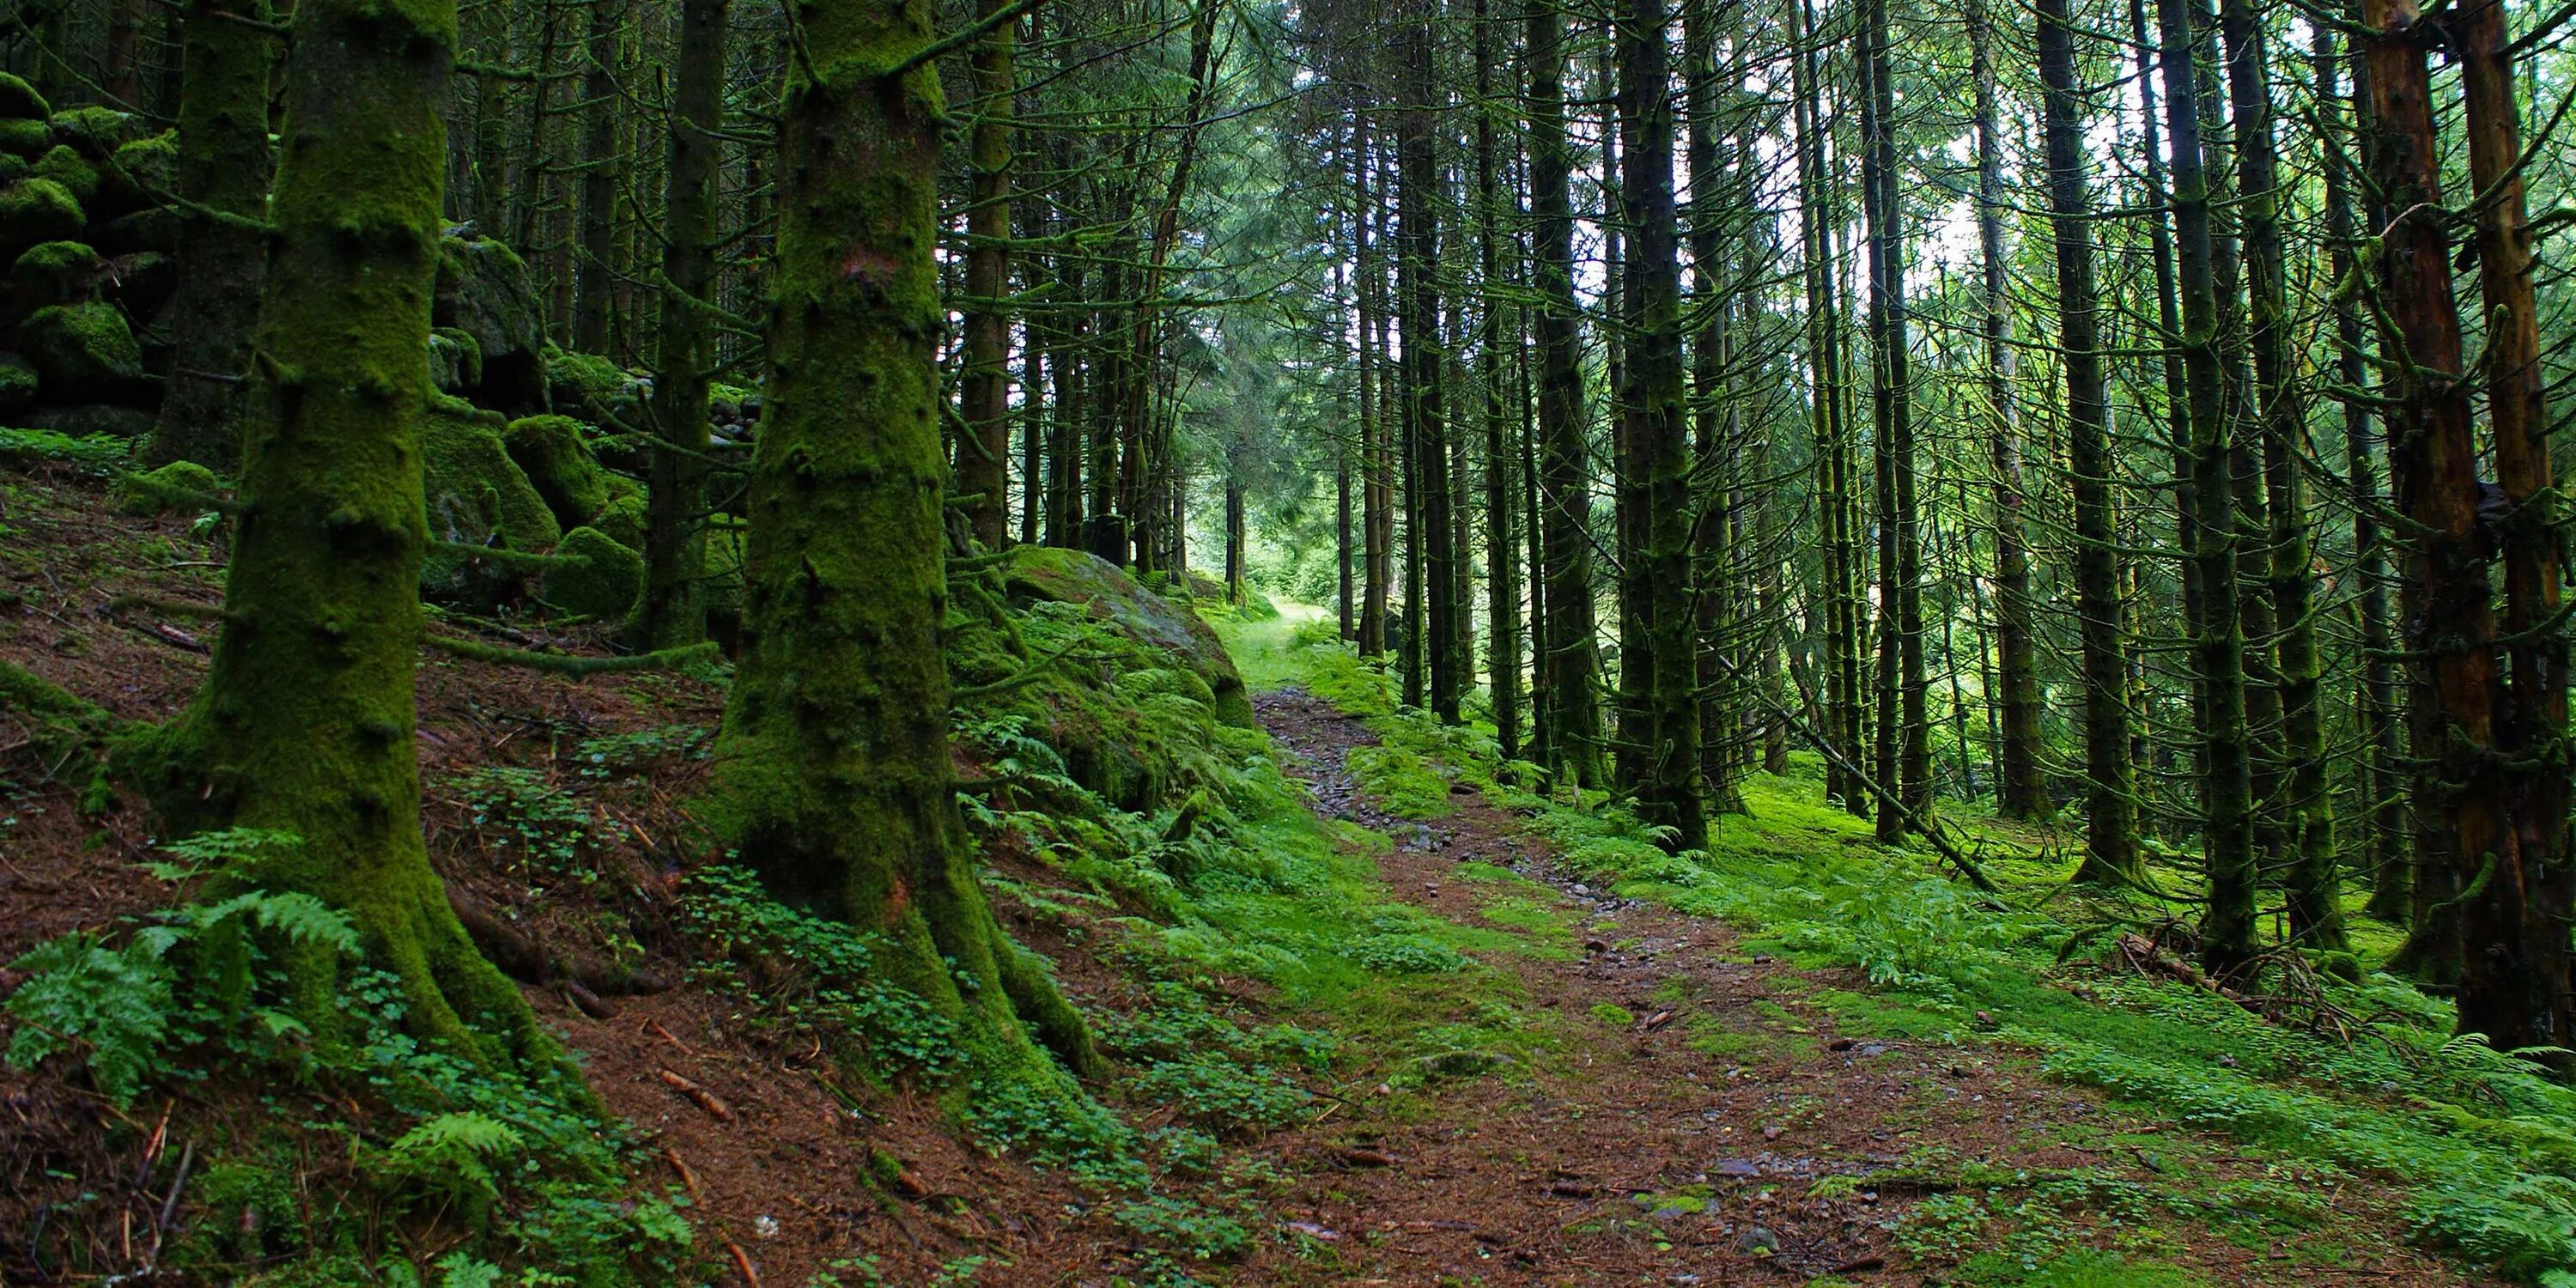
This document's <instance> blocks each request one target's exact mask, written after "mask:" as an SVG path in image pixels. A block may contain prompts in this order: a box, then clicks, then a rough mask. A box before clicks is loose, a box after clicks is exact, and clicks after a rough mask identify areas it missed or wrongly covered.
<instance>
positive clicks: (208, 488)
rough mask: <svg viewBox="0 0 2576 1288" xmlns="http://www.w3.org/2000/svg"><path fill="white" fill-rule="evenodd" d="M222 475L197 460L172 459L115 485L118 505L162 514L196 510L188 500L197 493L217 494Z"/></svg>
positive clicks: (131, 510) (140, 512)
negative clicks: (164, 512) (219, 476)
mask: <svg viewBox="0 0 2576 1288" xmlns="http://www.w3.org/2000/svg"><path fill="white" fill-rule="evenodd" d="M223 487H224V483H223V480H222V479H219V478H216V477H215V472H214V471H213V470H210V469H207V468H206V467H205V466H203V465H199V464H197V463H196V462H195V461H172V462H170V463H169V464H167V465H164V466H162V467H161V468H159V469H157V470H153V471H151V472H149V473H145V474H139V475H136V476H134V477H132V478H129V479H125V480H122V481H120V482H118V484H117V485H116V508H117V509H118V510H119V511H120V512H122V513H125V514H137V515H150V514H160V513H162V512H163V511H165V510H193V509H195V508H197V507H196V505H195V504H194V503H193V502H191V501H190V500H189V497H190V496H192V495H194V496H214V495H215V494H217V493H219V492H221V491H223Z"/></svg>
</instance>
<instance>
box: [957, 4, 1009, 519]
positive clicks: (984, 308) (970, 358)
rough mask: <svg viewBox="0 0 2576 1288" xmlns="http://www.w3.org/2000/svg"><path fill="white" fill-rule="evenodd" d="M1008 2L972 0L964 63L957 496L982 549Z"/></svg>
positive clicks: (992, 442)
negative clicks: (974, 30) (972, 24)
mask: <svg viewBox="0 0 2576 1288" xmlns="http://www.w3.org/2000/svg"><path fill="white" fill-rule="evenodd" d="M1007 3H1008V0H978V2H977V5H976V18H977V20H978V21H979V22H989V23H992V27H991V29H990V30H988V31H986V32H985V33H984V36H983V39H981V40H978V41H977V42H975V52H974V56H973V58H972V59H971V62H970V66H971V68H972V72H973V89H974V95H975V105H976V107H975V124H974V128H973V129H972V130H971V131H969V133H968V135H967V151H966V165H967V169H968V172H969V176H970V183H969V185H968V191H967V205H966V301H965V314H966V323H965V329H966V335H965V352H964V354H963V355H962V356H963V359H964V365H965V370H964V372H963V373H962V375H961V376H960V378H959V386H960V388H959V404H960V405H959V408H958V410H959V413H960V414H961V416H962V417H963V419H964V420H965V427H964V432H962V433H960V434H959V435H958V436H957V492H958V495H959V496H961V497H964V498H967V502H966V526H967V529H968V530H969V531H970V532H972V533H973V534H974V537H975V539H976V540H977V541H980V542H982V543H984V545H985V547H986V548H988V549H994V550H998V549H1000V548H1001V547H1002V539H1003V535H1004V533H1005V532H1006V531H1007V530H1008V521H1009V516H1010V498H1009V496H1008V492H1009V490H1010V484H1009V479H1008V477H1007V476H1008V474H1009V471H1008V469H1007V468H1006V466H1007V462H1008V460H1009V457H1010V450H1011V446H1010V436H1011V429H1010V371H1009V369H1008V365H1007V364H1008V363H1009V361H1010V351H1011V315H1010V313H1009V311H1008V301H1007V297H1008V295H1009V292H1010V274H1011V88H1012V79H1013V74H1012V62H1013V60H1014V54H1015V48H1014V46H1015V42H1016V39H1017V35H1018V33H1017V31H1016V30H1015V29H1014V26H1015V24H1014V22H1012V21H1000V20H997V19H999V17H1000V14H1001V12H1002V10H1003V9H1004V8H1005V7H1006V5H1007Z"/></svg>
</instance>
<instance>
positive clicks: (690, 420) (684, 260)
mask: <svg viewBox="0 0 2576 1288" xmlns="http://www.w3.org/2000/svg"><path fill="white" fill-rule="evenodd" d="M730 18H731V14H730V12H729V10H728V0H684V2H683V3H682V5H681V7H680V14H679V29H678V31H677V32H676V33H675V35H674V39H673V40H672V45H673V46H674V47H675V48H676V49H677V50H678V51H679V57H678V59H677V62H676V64H675V66H674V67H673V69H672V70H673V80H672V87H671V116H672V120H671V144H670V161H669V167H668V170H667V178H666V181H665V182H666V185H667V186H666V189H665V192H664V194H663V205H662V294H661V300H662V318H661V328H660V335H661V343H660V352H659V354H658V355H657V360H656V362H655V369H654V372H653V404H652V414H653V432H654V434H655V435H656V436H657V437H659V438H660V439H661V440H662V442H661V443H657V444H655V445H654V448H653V458H652V477H651V479H650V484H651V486H650V487H648V488H647V489H646V490H645V494H644V495H645V501H644V589H643V593H642V595H641V597H640V598H639V599H638V601H637V603H636V619H635V625H636V631H635V633H636V636H637V637H638V642H639V643H641V644H642V645H643V646H644V647H645V648H647V649H663V648H675V647H678V646H680V645H683V644H694V643H696V642H697V641H698V640H699V639H701V638H703V637H704V636H705V635H706V629H707V608H706V593H705V585H706V580H705V579H706V526H705V524H706V520H705V518H704V517H703V516H704V513H705V511H706V509H707V497H706V491H707V488H706V479H707V462H706V458H705V456H704V453H705V451H706V449H707V442H708V439H707V384H708V380H709V378H710V376H711V374H712V373H713V372H714V370H715V343H714V341H715V334H714V331H715V328H714V327H713V326H712V325H711V323H710V320H709V313H710V309H711V308H712V307H713V305H714V302H715V285H716V244H717V240H718V238H719V237H720V235H721V234H720V230H719V229H718V227H717V217H718V216H717V202H718V200H719V186H720V184H721V183H722V179H723V156H722V153H721V148H722V146H723V145H722V144H720V143H719V142H718V141H717V136H718V134H720V133H721V132H722V131H723V129H724V76H725V62H724V48H725V37H726V34H727V31H728V26H729V21H730Z"/></svg>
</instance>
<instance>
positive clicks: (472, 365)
mask: <svg viewBox="0 0 2576 1288" xmlns="http://www.w3.org/2000/svg"><path fill="white" fill-rule="evenodd" d="M429 379H430V383H431V384H433V385H436V386H437V387H438V392H440V393H443V394H455V395H457V396H458V397H463V396H464V395H465V394H466V393H468V392H469V391H471V390H472V389H473V388H474V387H475V386H476V385H479V384H482V383H483V350H482V347H481V346H479V345H477V344H475V343H474V333H473V332H471V331H463V330H459V329H457V328H455V327H452V326H450V327H440V328H438V329H437V330H435V331H432V332H430V333H429Z"/></svg>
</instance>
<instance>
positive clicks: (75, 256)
mask: <svg viewBox="0 0 2576 1288" xmlns="http://www.w3.org/2000/svg"><path fill="white" fill-rule="evenodd" d="M97 268H98V252H97V251H94V250H91V249H90V248H89V246H88V245H87V244H86V243H83V242H76V241H50V242H41V243H38V244H37V245H34V246H31V247H29V248H28V249H27V253H25V254H23V255H20V256H19V257H18V262H17V263H16V264H15V265H14V266H12V267H11V268H10V270H9V276H10V277H11V278H12V279H13V280H15V281H16V282H17V284H18V291H19V295H20V298H22V299H27V300H29V301H31V302H33V303H36V304H39V305H49V304H69V303H71V302H72V301H73V300H74V299H75V298H77V297H80V296H86V295H87V294H88V293H89V282H90V275H91V274H92V273H93V272H95V271H96V270H97Z"/></svg>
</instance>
